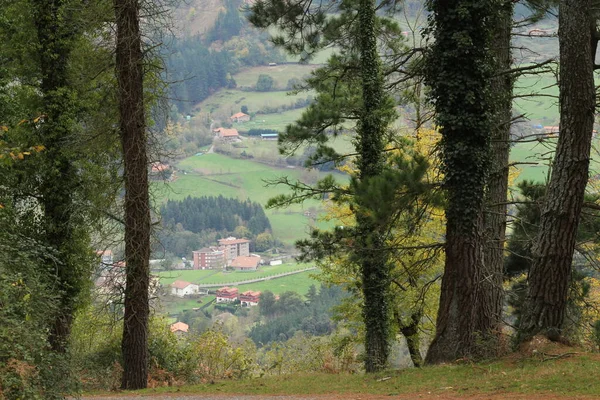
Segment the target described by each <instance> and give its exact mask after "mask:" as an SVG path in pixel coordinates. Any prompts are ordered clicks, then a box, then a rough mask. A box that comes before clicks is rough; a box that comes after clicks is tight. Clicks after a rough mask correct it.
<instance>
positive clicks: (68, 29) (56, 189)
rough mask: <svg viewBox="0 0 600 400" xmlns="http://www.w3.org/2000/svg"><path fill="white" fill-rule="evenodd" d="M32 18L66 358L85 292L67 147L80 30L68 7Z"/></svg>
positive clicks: (55, 338)
mask: <svg viewBox="0 0 600 400" xmlns="http://www.w3.org/2000/svg"><path fill="white" fill-rule="evenodd" d="M33 15H34V21H35V25H36V28H37V36H38V41H39V45H40V51H39V57H40V72H41V76H42V79H41V93H42V96H43V113H44V114H45V117H44V120H43V124H41V125H40V130H39V134H40V138H39V140H40V142H39V143H40V144H43V145H44V147H45V148H46V149H45V151H44V152H43V153H42V154H41V156H43V157H44V160H45V163H44V171H42V173H41V175H40V176H41V186H40V195H41V196H40V199H41V205H42V209H43V213H44V218H43V225H44V231H45V232H44V233H45V242H46V243H47V244H48V245H49V246H50V247H51V248H52V249H54V250H55V251H56V252H57V253H56V256H57V259H58V261H55V260H51V261H50V262H49V265H48V266H47V269H48V272H49V274H50V275H51V276H52V279H53V282H52V284H53V285H54V284H57V285H58V287H57V292H59V293H60V308H59V310H58V314H57V315H56V316H55V318H54V323H53V325H52V328H51V331H50V343H51V345H52V348H53V350H55V351H58V352H64V351H65V350H66V342H67V340H68V337H69V334H70V332H71V322H72V320H73V313H74V310H75V299H76V298H77V296H78V295H79V292H80V290H81V288H82V286H83V284H82V281H83V280H85V279H87V277H86V276H83V275H84V274H83V271H84V269H82V266H81V265H78V261H80V260H78V257H77V256H76V254H75V253H76V252H77V250H76V246H75V245H74V244H73V241H74V240H75V237H74V232H75V222H74V221H73V218H74V217H73V215H74V214H75V212H74V208H75V207H76V205H75V204H74V201H73V194H74V193H75V191H76V190H77V189H78V178H77V174H76V171H75V168H74V166H73V155H72V154H69V152H68V145H69V143H70V142H71V141H72V140H73V137H72V136H73V120H74V117H75V110H74V108H75V106H74V104H73V90H72V89H71V88H70V84H69V76H68V70H67V68H68V63H69V58H70V56H71V46H72V45H73V44H72V39H73V37H74V36H75V35H76V33H75V32H76V31H75V30H76V28H75V27H73V26H71V24H70V23H69V22H70V19H69V16H68V10H67V7H66V6H65V1H61V0H35V1H34V2H33Z"/></svg>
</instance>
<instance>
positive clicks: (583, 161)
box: [519, 0, 595, 341]
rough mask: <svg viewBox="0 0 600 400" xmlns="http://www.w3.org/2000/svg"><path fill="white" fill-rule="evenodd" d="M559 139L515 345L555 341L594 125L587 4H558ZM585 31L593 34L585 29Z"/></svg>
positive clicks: (583, 0) (584, 0)
mask: <svg viewBox="0 0 600 400" xmlns="http://www.w3.org/2000/svg"><path fill="white" fill-rule="evenodd" d="M559 7H560V9H559V44H560V76H559V77H560V80H559V90H560V135H559V138H558V143H557V146H556V156H555V159H554V163H553V166H552V174H551V177H550V182H549V183H548V189H547V192H546V197H545V200H544V204H543V208H542V216H541V220H540V230H539V233H538V235H537V238H536V241H535V244H534V247H533V264H532V267H531V270H530V272H529V290H528V293H527V299H526V304H525V309H524V314H523V318H522V321H521V327H520V338H519V339H520V340H521V341H524V340H528V339H529V338H531V337H532V336H533V335H536V334H543V335H546V336H547V337H548V338H549V339H552V340H558V339H560V337H561V335H562V332H561V329H562V326H563V322H564V319H565V311H566V306H567V294H568V288H569V282H570V278H571V265H572V259H573V252H574V249H575V240H576V234H577V228H578V225H579V218H580V213H581V208H582V205H583V199H584V192H585V187H586V184H587V181H588V168H589V162H590V148H591V140H592V130H593V124H594V107H595V97H594V96H595V92H594V75H593V63H594V57H593V52H592V31H593V30H594V29H595V27H594V24H592V23H591V21H590V18H591V17H590V9H591V3H590V1H589V0H561V2H560V6H559ZM590 26H592V27H594V28H590Z"/></svg>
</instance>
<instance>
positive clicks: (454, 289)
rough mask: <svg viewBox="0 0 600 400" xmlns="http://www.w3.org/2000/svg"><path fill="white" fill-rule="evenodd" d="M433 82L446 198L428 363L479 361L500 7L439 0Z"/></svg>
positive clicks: (430, 71) (434, 6) (429, 70)
mask: <svg viewBox="0 0 600 400" xmlns="http://www.w3.org/2000/svg"><path fill="white" fill-rule="evenodd" d="M429 7H430V10H431V11H432V13H433V20H432V22H433V26H432V28H433V33H434V36H435V43H434V44H433V46H432V48H431V51H430V53H429V56H428V59H427V62H426V64H427V65H426V77H427V83H428V84H429V86H430V88H431V92H430V95H431V97H432V99H433V100H434V102H435V108H436V122H437V124H438V126H439V127H440V132H441V135H442V141H441V147H442V161H443V170H444V173H445V182H444V185H445V189H446V192H447V198H448V202H447V207H446V219H447V223H446V260H445V266H444V276H443V278H442V287H441V295H440V306H439V311H438V318H437V324H436V335H435V338H434V340H433V342H432V343H431V346H430V348H429V352H428V354H427V358H426V362H428V363H437V362H444V361H452V360H455V359H457V358H461V357H471V356H475V355H477V353H478V352H479V349H478V341H477V339H478V336H479V334H480V333H481V329H480V328H481V327H480V326H479V321H478V315H477V313H478V312H479V310H481V309H482V307H483V308H486V306H485V305H481V304H480V302H481V301H485V300H487V297H482V296H481V295H480V294H481V282H482V279H483V278H484V277H483V271H482V264H483V250H484V239H483V221H482V217H483V214H482V213H483V205H484V201H483V200H484V188H485V185H486V180H487V174H488V165H489V160H488V159H489V151H490V139H489V127H490V124H491V122H490V107H489V101H490V99H489V81H490V78H491V71H492V67H493V64H492V60H491V57H490V54H489V46H490V40H489V39H490V36H491V33H490V32H491V28H492V27H491V26H490V20H491V18H492V14H493V13H494V2H493V0H490V1H487V2H486V1H484V2H482V1H474V0H433V1H431V2H430V3H429Z"/></svg>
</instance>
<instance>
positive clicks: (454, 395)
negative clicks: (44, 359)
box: [83, 345, 600, 400]
mask: <svg viewBox="0 0 600 400" xmlns="http://www.w3.org/2000/svg"><path fill="white" fill-rule="evenodd" d="M331 372H335V371H331ZM599 372H600V358H599V357H598V355H597V354H590V353H587V354H586V353H578V352H573V351H572V349H569V348H564V347H560V346H556V345H550V346H543V347H542V348H539V349H537V350H536V352H535V353H531V352H528V353H525V354H523V353H521V354H515V355H513V356H510V357H506V358H503V359H500V360H499V361H495V362H491V363H478V364H476V363H460V362H457V363H456V364H452V365H442V366H433V367H425V368H420V369H405V370H401V371H385V372H382V373H380V374H375V375H357V374H347V373H341V374H340V373H338V374H335V373H334V374H332V373H312V374H311V373H296V374H293V375H283V376H269V377H264V378H253V379H244V380H238V381H236V380H221V381H211V382H210V383H203V384H199V385H195V386H184V387H177V388H170V387H157V388H152V389H147V390H143V391H138V392H136V396H142V398H145V399H148V400H159V399H160V400H163V399H167V398H168V399H171V398H172V397H170V396H172V395H173V394H174V393H177V395H178V396H181V398H186V399H190V400H194V399H207V398H212V397H211V396H218V398H219V399H224V400H227V399H245V400H260V399H265V398H266V396H269V397H268V398H271V396H273V395H278V396H285V398H289V399H294V400H308V399H320V400H341V399H356V400H358V399H361V400H382V399H386V398H393V399H405V400H408V399H410V400H412V399H426V400H430V399H465V398H467V399H472V400H483V399H486V400H500V399H521V400H526V399H531V400H535V399H545V400H557V399H594V398H597V395H598V393H600V383H599V382H598V380H597V379H594V378H593V377H595V376H596V375H597V374H598V373H599ZM240 394H243V397H240ZM104 396H106V394H104V395H103V397H96V396H84V397H83V399H84V400H87V399H95V398H102V399H104V400H117V399H124V398H129V397H125V396H123V397H121V396H115V395H112V396H110V395H109V396H107V397H104ZM184 396H185V397H184ZM188 396H189V397H188ZM196 396H198V397H196ZM178 398H179V397H178Z"/></svg>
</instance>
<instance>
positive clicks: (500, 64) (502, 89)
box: [477, 1, 514, 357]
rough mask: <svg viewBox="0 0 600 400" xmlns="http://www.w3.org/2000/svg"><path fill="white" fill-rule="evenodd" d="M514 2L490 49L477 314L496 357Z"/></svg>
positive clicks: (504, 8)
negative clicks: (491, 70)
mask: <svg viewBox="0 0 600 400" xmlns="http://www.w3.org/2000/svg"><path fill="white" fill-rule="evenodd" d="M513 8H514V6H513V2H512V1H505V2H504V3H503V4H502V5H501V9H500V11H499V14H498V16H497V17H496V18H497V20H496V21H497V23H496V24H495V25H496V29H494V31H493V38H492V47H491V50H492V52H493V53H494V55H495V60H496V65H495V69H496V74H497V76H496V77H494V79H493V80H492V102H491V105H492V125H491V131H492V143H491V159H490V175H489V177H488V182H487V193H486V199H485V200H486V207H485V212H484V234H485V240H486V247H485V252H484V263H483V271H482V287H481V301H479V306H480V309H479V310H478V311H477V318H478V322H477V329H478V331H479V332H481V334H482V336H483V337H482V338H481V339H482V341H483V342H484V343H485V345H486V346H487V349H482V350H489V353H488V355H489V356H491V357H493V356H495V355H496V354H497V351H498V350H500V349H499V347H498V345H499V339H500V337H499V335H500V334H501V332H502V305H503V301H504V289H503V287H502V281H503V270H504V244H505V240H506V204H507V196H508V172H509V167H508V160H509V153H510V143H509V140H510V121H511V117H512V112H511V111H512V92H513V77H512V75H511V74H508V73H507V72H506V71H508V70H509V69H510V67H511V65H512V62H511V51H510V40H511V28H512V20H513Z"/></svg>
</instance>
